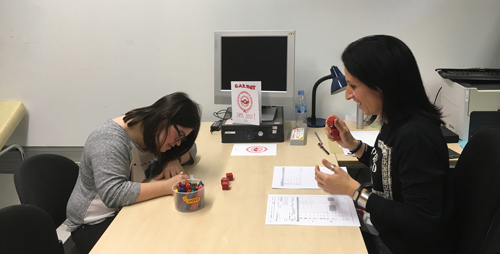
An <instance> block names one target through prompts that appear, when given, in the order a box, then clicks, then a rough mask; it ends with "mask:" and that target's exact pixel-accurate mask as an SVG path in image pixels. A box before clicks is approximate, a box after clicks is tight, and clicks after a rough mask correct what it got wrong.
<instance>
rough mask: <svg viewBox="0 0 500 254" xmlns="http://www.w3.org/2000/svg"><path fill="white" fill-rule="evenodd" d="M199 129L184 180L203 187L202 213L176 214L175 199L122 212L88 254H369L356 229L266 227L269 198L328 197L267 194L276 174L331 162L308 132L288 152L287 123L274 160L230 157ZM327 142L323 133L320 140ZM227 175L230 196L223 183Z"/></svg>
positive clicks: (204, 127) (280, 191)
mask: <svg viewBox="0 0 500 254" xmlns="http://www.w3.org/2000/svg"><path fill="white" fill-rule="evenodd" d="M210 124H211V123H206V122H204V123H202V125H201V130H200V134H199V137H198V139H197V140H196V144H197V146H198V155H197V158H196V161H197V163H196V164H195V165H193V166H189V167H186V170H187V171H188V173H189V174H193V175H194V177H195V178H198V179H201V180H203V182H205V183H206V192H205V199H206V206H205V207H204V208H203V209H201V210H199V211H196V212H193V213H181V212H178V211H176V210H175V208H174V200H173V197H172V196H166V197H161V198H156V199H153V200H150V201H146V202H142V203H138V204H135V205H132V206H128V207H124V208H123V209H122V210H121V212H120V213H119V214H118V216H117V217H116V218H115V220H114V221H113V223H112V224H111V225H110V227H109V228H108V229H107V230H106V232H105V233H104V235H103V236H102V237H101V239H100V240H99V242H98V243H97V244H96V246H95V247H94V249H93V250H92V252H91V253H92V254H98V253H106V254H108V253H120V254H125V253H134V254H135V253H195V252H199V253H286V254H288V253H301V254H302V253H349V254H352V253H367V251H366V248H365V245H364V242H363V238H362V236H361V233H360V230H359V228H358V227H322V226H277V225H265V224H264V223H265V215H266V208H267V197H268V194H326V193H325V192H323V191H322V190H284V189H272V188H271V182H272V176H273V168H274V166H314V165H316V164H320V163H321V159H323V158H327V159H329V160H331V161H332V162H335V155H333V154H330V155H329V156H328V155H326V153H325V152H323V151H322V150H321V149H320V148H318V146H317V143H318V142H317V140H316V139H317V138H316V136H315V135H314V131H315V130H316V131H317V129H312V128H309V130H308V134H307V138H308V142H307V145H305V146H291V145H290V144H289V137H290V131H291V122H286V128H285V139H286V141H285V142H284V143H278V150H277V156H259V157H248V156H238V157H236V156H230V154H231V150H232V147H233V145H232V144H222V143H221V137H220V135H221V134H220V132H214V133H212V134H211V133H210V132H209V129H210ZM318 135H320V137H321V139H322V140H326V135H325V134H324V132H318ZM227 172H232V173H233V174H234V181H232V182H231V190H229V191H223V190H222V187H221V185H220V179H221V178H222V177H223V176H225V173H227Z"/></svg>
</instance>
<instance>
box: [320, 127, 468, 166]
mask: <svg viewBox="0 0 500 254" xmlns="http://www.w3.org/2000/svg"><path fill="white" fill-rule="evenodd" d="M346 124H347V127H349V129H350V130H351V131H360V130H358V129H356V123H353V122H348V121H346ZM374 130H377V129H374V128H371V127H369V126H365V127H364V128H363V131H374ZM377 131H378V130H377ZM317 132H322V133H323V134H324V131H323V129H321V130H319V131H317ZM327 142H328V148H329V151H331V152H332V153H333V154H335V158H336V159H337V162H338V163H339V166H343V167H349V166H364V164H362V163H361V162H359V161H358V159H357V158H356V157H355V156H351V155H345V154H344V151H343V150H342V148H341V147H340V146H339V145H338V144H337V142H332V141H330V140H328V139H327ZM448 148H450V149H451V150H453V151H455V152H457V153H462V150H463V149H462V147H461V146H460V145H459V144H458V143H448ZM457 161H458V158H455V159H450V166H455V164H457Z"/></svg>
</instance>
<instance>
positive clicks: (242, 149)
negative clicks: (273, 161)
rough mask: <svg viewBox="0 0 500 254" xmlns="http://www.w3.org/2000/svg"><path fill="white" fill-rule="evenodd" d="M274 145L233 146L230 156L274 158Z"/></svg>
mask: <svg viewBox="0 0 500 254" xmlns="http://www.w3.org/2000/svg"><path fill="white" fill-rule="evenodd" d="M276 147H277V145H276V144H234V145H233V151H231V156H276Z"/></svg>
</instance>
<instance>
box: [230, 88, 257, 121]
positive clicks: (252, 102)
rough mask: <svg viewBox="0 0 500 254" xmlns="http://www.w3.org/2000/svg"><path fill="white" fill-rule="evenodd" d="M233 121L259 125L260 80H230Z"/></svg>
mask: <svg viewBox="0 0 500 254" xmlns="http://www.w3.org/2000/svg"><path fill="white" fill-rule="evenodd" d="M231 106H232V110H233V112H232V118H233V122H234V123H243V124H251V125H260V119H261V115H262V95H261V82H260V81H231Z"/></svg>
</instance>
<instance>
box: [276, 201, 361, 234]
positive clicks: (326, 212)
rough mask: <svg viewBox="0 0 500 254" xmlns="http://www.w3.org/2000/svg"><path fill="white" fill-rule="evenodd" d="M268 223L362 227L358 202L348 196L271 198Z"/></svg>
mask: <svg viewBox="0 0 500 254" xmlns="http://www.w3.org/2000/svg"><path fill="white" fill-rule="evenodd" d="M266 224H269V225H300V226H353V227H359V226H360V224H359V219H358V216H357V213H356V209H355V208H354V203H353V201H352V199H351V198H350V197H349V196H345V195H273V194H270V195H269V196H268V199H267V212H266Z"/></svg>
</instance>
